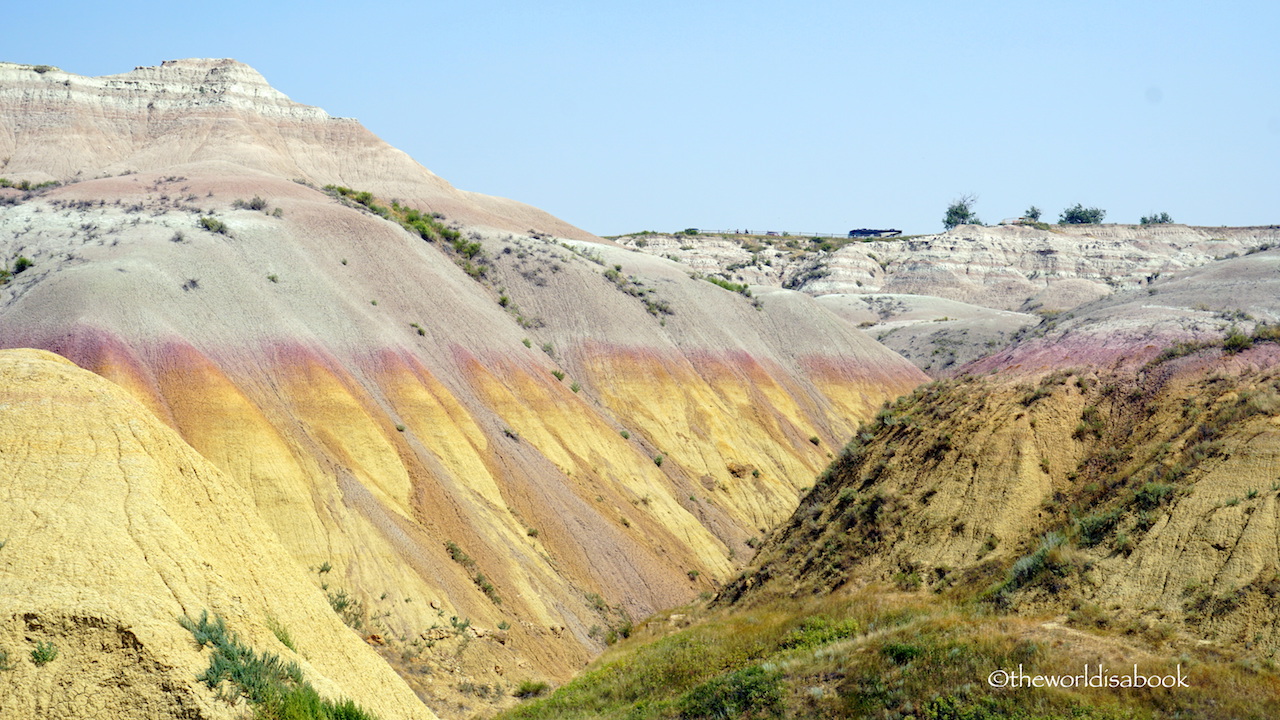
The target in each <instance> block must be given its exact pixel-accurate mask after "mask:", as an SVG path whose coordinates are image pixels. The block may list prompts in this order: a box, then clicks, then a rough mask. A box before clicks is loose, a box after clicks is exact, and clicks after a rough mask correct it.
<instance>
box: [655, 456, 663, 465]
mask: <svg viewBox="0 0 1280 720" xmlns="http://www.w3.org/2000/svg"><path fill="white" fill-rule="evenodd" d="M653 464H654V465H657V466H658V467H662V456H661V455H655V456H653Z"/></svg>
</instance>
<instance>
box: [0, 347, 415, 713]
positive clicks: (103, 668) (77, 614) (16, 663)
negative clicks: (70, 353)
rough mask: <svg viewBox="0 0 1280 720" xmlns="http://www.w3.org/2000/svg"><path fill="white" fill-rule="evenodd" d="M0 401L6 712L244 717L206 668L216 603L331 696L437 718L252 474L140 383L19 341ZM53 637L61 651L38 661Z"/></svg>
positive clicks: (0, 375) (234, 624)
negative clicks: (344, 615)
mask: <svg viewBox="0 0 1280 720" xmlns="http://www.w3.org/2000/svg"><path fill="white" fill-rule="evenodd" d="M0 408H3V412H2V413H0V478H3V482H0V528H3V531H2V532H3V534H4V537H3V546H2V547H0V652H3V653H4V658H5V660H6V663H5V664H6V665H7V667H6V668H5V671H4V672H0V716H3V717H42V718H68V719H71V718H108V717H137V718H172V717H184V718H230V717H235V716H237V715H236V713H234V712H233V708H232V707H231V706H229V705H227V704H225V703H221V702H217V701H214V699H213V695H212V693H211V692H210V691H209V690H208V689H207V688H206V687H204V685H203V684H201V683H198V682H197V681H196V676H197V674H199V673H202V672H203V671H204V669H205V667H207V666H208V662H209V661H208V651H206V652H203V653H202V652H201V651H200V650H199V649H198V648H197V647H196V644H195V642H194V641H193V639H192V636H191V634H190V633H189V632H188V631H187V630H185V629H183V628H182V626H181V625H179V622H178V620H179V618H181V617H184V616H185V617H192V618H198V617H200V616H201V614H202V613H204V612H209V613H211V614H212V615H215V616H219V617H222V618H223V619H224V620H225V621H226V622H227V625H228V626H229V627H230V628H231V630H232V631H233V632H235V633H236V634H237V635H238V636H239V637H240V638H242V640H244V641H245V642H246V643H248V644H249V645H250V646H252V647H255V648H259V649H260V650H262V651H265V652H269V653H273V654H276V655H279V656H281V657H283V658H284V659H285V660H286V661H289V662H296V663H298V664H299V665H301V666H302V668H303V671H304V674H305V678H306V680H307V681H308V682H310V683H311V684H312V685H313V686H315V687H316V688H317V689H318V690H319V691H320V692H321V693H322V694H323V695H325V696H327V697H329V698H330V699H333V700H339V699H342V698H351V699H354V700H356V701H357V702H358V703H359V704H361V705H362V706H364V707H365V708H367V709H369V710H370V711H373V712H376V713H378V714H379V715H381V716H383V717H406V718H410V717H412V718H431V717H434V715H433V714H432V713H431V712H430V711H429V710H427V709H426V708H425V707H424V706H423V705H422V704H421V703H420V702H419V701H418V699H417V698H416V697H415V696H414V695H413V693H412V692H411V691H410V689H409V688H408V686H406V685H405V684H404V682H403V681H402V680H401V679H400V678H399V677H398V676H397V675H396V674H395V673H394V672H392V670H391V668H389V667H388V666H387V665H386V663H384V662H383V661H382V659H381V658H380V657H378V655H377V654H376V653H375V652H374V651H373V650H371V649H370V648H369V647H368V646H367V645H366V644H365V643H363V642H361V640H360V638H359V637H358V636H356V635H355V634H353V633H351V632H350V631H349V630H348V629H347V628H346V627H344V626H343V625H342V622H341V620H339V619H338V617H337V616H336V615H335V614H334V613H333V611H332V609H331V608H330V607H329V604H328V603H327V602H326V601H325V596H324V594H323V593H322V592H321V589H320V587H319V584H318V583H317V582H316V581H315V579H314V578H313V577H308V574H307V573H306V572H305V571H304V570H303V569H302V568H301V567H300V566H299V565H298V564H297V563H296V562H295V561H294V560H293V558H292V557H290V556H289V554H288V552H287V551H286V549H285V547H284V546H283V545H282V544H281V542H280V541H279V540H278V539H277V537H276V534H275V532H273V531H272V529H271V526H270V525H269V524H268V523H266V522H265V521H264V520H263V518H262V516H261V514H260V511H259V509H258V506H257V505H256V504H255V503H254V502H253V498H252V497H251V496H250V495H249V494H248V493H247V492H246V491H245V488H244V487H243V485H242V483H240V482H238V481H236V480H235V479H233V478H232V477H231V476H229V475H228V474H226V473H224V472H222V471H221V470H219V469H218V468H216V467H214V465H213V464H211V463H210V462H209V461H208V460H206V459H205V458H204V457H201V455H200V454H199V453H197V452H196V451H195V450H194V449H193V448H192V447H191V446H190V445H188V444H187V443H186V442H184V441H183V440H182V438H181V437H179V435H178V434H177V433H175V432H174V431H173V430H172V429H171V428H169V427H166V426H165V425H164V424H163V423H161V422H160V421H159V420H158V419H157V418H156V417H155V416H154V415H153V414H152V413H151V412H150V411H148V410H147V409H146V408H145V407H143V406H142V405H141V404H140V403H139V402H138V401H137V400H135V399H134V398H132V397H130V396H129V394H128V393H127V392H126V391H124V390H123V389H121V388H120V387H118V386H116V385H114V384H113V383H111V382H108V381H106V380H104V379H103V378H101V377H98V376H97V375H94V374H93V373H90V372H87V371H85V370H82V369H80V368H77V367H75V366H74V365H72V364H71V363H70V362H68V361H67V360H65V359H63V358H60V357H58V356H56V355H53V354H52V353H48V352H44V351H36V350H4V351H0ZM272 623H274V624H276V625H277V627H281V628H285V629H286V630H287V632H288V633H289V636H290V637H291V642H292V643H293V644H294V646H295V647H296V648H297V650H296V651H294V650H291V649H290V648H288V647H286V646H285V645H284V644H283V643H282V642H281V641H280V640H279V639H278V638H277V637H276V636H275V635H274V634H273V632H272V631H271V629H270V628H269V625H270V624H272ZM42 648H52V650H46V651H45V655H44V656H43V657H48V656H50V655H52V656H53V657H52V659H51V660H47V661H44V662H36V661H35V659H34V658H35V657H36V656H33V655H32V652H33V651H37V650H40V649H42Z"/></svg>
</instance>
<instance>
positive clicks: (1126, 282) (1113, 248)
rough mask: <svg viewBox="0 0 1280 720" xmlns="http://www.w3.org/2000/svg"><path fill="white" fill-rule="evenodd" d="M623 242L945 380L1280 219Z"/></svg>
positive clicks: (1215, 256) (1228, 254)
mask: <svg viewBox="0 0 1280 720" xmlns="http://www.w3.org/2000/svg"><path fill="white" fill-rule="evenodd" d="M618 242H619V243H621V244H623V245H625V246H628V247H635V248H637V249H640V250H642V251H644V252H648V253H652V254H655V255H659V256H662V257H669V258H671V259H674V260H678V261H680V262H682V263H685V264H687V265H688V266H689V267H691V268H692V269H693V270H695V271H697V272H699V273H702V274H705V275H708V276H712V277H719V278H722V279H725V280H728V281H730V282H737V283H749V284H752V285H766V286H775V287H778V286H781V287H787V288H791V289H795V290H799V291H801V292H804V293H806V294H809V295H812V296H814V297H815V298H817V299H818V300H819V302H820V303H822V304H824V305H825V306H826V307H827V308H828V309H831V310H832V311H834V312H836V313H837V314H839V315H841V316H842V317H845V318H846V319H847V320H849V321H850V322H853V323H854V324H856V325H858V326H859V327H862V328H864V329H866V330H867V332H868V333H869V334H871V335H872V336H873V337H875V338H876V339H877V340H879V341H880V342H881V343H883V344H885V345H886V346H887V347H890V348H892V349H893V350H895V351H896V352H899V353H901V354H902V355H903V356H904V357H907V358H909V359H911V360H912V362H914V363H916V365H918V366H919V367H920V368H921V369H923V370H925V371H927V372H929V373H930V374H931V375H934V376H935V377H939V376H945V375H952V374H954V373H955V372H956V371H957V370H958V369H959V368H960V367H962V366H963V365H964V364H965V363H966V362H968V361H970V360H974V359H976V358H979V357H982V356H985V355H988V354H990V353H991V352H992V351H993V350H995V349H999V348H1003V347H1005V346H1006V345H1008V344H1010V343H1011V342H1012V341H1013V340H1014V339H1015V337H1016V336H1018V334H1019V333H1020V332H1026V331H1029V330H1030V329H1031V328H1032V326H1034V325H1036V324H1037V323H1038V322H1039V321H1040V320H1041V319H1042V318H1052V317H1054V316H1056V315H1058V314H1059V313H1063V312H1066V311H1069V310H1071V309H1073V308H1075V307H1077V306H1080V305H1083V304H1085V303H1089V302H1092V301H1094V300H1098V299H1101V298H1104V297H1109V296H1111V295H1114V294H1117V293H1124V292H1125V291H1130V290H1141V289H1146V288H1148V286H1150V285H1151V284H1152V283H1157V284H1158V283H1159V282H1161V278H1163V279H1164V280H1168V279H1169V278H1170V277H1171V276H1177V275H1179V274H1182V273H1185V272H1186V271H1189V270H1191V269H1194V268H1198V267H1203V266H1206V265H1209V264H1212V263H1215V262H1219V261H1222V260H1226V259H1230V258H1233V257H1238V256H1241V255H1245V254H1247V253H1250V252H1257V251H1258V250H1260V249H1264V248H1268V247H1275V246H1276V245H1277V244H1280V226H1267V227H1250V228H1221V227H1191V226H1186V225H1147V226H1134V225H1053V226H1050V225H1042V226H1037V227H1033V226H998V227H979V226H973V225H961V226H959V227H956V228H954V229H952V230H950V231H948V232H945V233H941V234H938V235H924V236H918V237H908V238H900V239H890V240H884V241H868V242H860V241H849V240H846V239H844V238H836V239H828V238H807V237H778V236H747V235H712V236H694V237H691V236H688V235H660V234H653V233H645V234H640V235H632V236H624V237H620V238H618Z"/></svg>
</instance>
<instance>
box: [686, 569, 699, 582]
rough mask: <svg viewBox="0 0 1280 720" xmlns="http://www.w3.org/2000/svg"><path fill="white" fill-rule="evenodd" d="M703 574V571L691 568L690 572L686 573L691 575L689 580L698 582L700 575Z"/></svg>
mask: <svg viewBox="0 0 1280 720" xmlns="http://www.w3.org/2000/svg"><path fill="white" fill-rule="evenodd" d="M701 574H702V573H700V572H698V571H697V570H690V571H689V572H687V573H685V575H688V576H689V580H691V581H694V582H697V580H698V576H699V575H701Z"/></svg>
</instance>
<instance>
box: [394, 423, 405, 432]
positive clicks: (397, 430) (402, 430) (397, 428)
mask: <svg viewBox="0 0 1280 720" xmlns="http://www.w3.org/2000/svg"><path fill="white" fill-rule="evenodd" d="M396 432H404V426H403V425H400V424H397V425H396Z"/></svg>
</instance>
